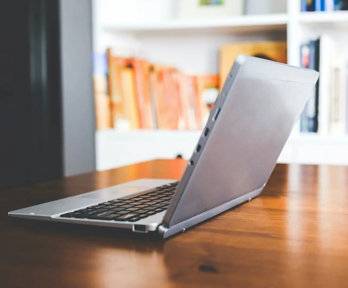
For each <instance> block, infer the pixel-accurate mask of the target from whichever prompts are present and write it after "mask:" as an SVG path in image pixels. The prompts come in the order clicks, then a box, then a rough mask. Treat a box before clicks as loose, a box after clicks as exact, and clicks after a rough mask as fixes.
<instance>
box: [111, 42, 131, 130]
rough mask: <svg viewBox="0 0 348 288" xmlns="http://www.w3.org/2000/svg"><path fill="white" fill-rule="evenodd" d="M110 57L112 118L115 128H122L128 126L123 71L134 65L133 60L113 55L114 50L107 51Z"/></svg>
mask: <svg viewBox="0 0 348 288" xmlns="http://www.w3.org/2000/svg"><path fill="white" fill-rule="evenodd" d="M107 55H108V67H109V74H108V84H109V94H110V98H111V103H112V105H111V117H112V122H113V124H114V127H116V128H121V129H123V128H122V126H127V125H128V124H129V123H126V122H127V115H126V113H125V110H124V107H123V105H124V102H125V101H124V99H123V97H124V93H123V88H122V84H123V83H122V82H123V81H122V69H123V68H124V67H125V66H126V65H128V64H132V59H130V58H122V57H118V56H115V55H113V53H112V49H110V48H109V49H107Z"/></svg>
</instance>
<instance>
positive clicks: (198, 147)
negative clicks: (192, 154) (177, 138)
mask: <svg viewBox="0 0 348 288" xmlns="http://www.w3.org/2000/svg"><path fill="white" fill-rule="evenodd" d="M199 151H201V145H199V144H198V145H197V147H196V152H197V153H198V152H199Z"/></svg>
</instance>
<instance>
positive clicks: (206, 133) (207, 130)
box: [203, 127, 209, 137]
mask: <svg viewBox="0 0 348 288" xmlns="http://www.w3.org/2000/svg"><path fill="white" fill-rule="evenodd" d="M208 133H209V128H208V127H207V128H205V130H204V134H203V135H204V137H206V136H207V135H208Z"/></svg>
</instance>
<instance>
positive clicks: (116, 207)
mask: <svg viewBox="0 0 348 288" xmlns="http://www.w3.org/2000/svg"><path fill="white" fill-rule="evenodd" d="M178 183H179V182H173V183H170V184H166V185H163V186H159V187H156V188H154V189H152V190H149V191H145V192H143V193H141V194H137V195H135V196H127V197H123V198H118V199H114V200H110V201H106V202H102V203H99V204H97V205H93V206H89V207H86V208H83V209H79V210H76V211H72V212H69V213H65V214H62V215H60V216H59V217H65V218H78V219H96V220H108V221H127V222H136V221H138V220H140V219H143V218H146V217H149V216H151V215H154V214H157V213H160V212H162V211H165V210H167V208H168V206H169V202H170V200H171V199H172V197H173V195H174V192H175V189H176V186H177V185H178Z"/></svg>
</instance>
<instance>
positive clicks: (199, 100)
mask: <svg viewBox="0 0 348 288" xmlns="http://www.w3.org/2000/svg"><path fill="white" fill-rule="evenodd" d="M194 79H195V88H196V90H195V113H196V121H197V127H198V128H199V129H202V128H203V125H205V122H206V120H207V118H208V117H209V113H210V109H211V107H212V103H211V102H212V99H205V98H206V97H207V94H208V93H209V90H216V96H217V94H218V87H219V75H216V74H208V75H199V76H195V77H194ZM214 102H215V99H214Z"/></svg>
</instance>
